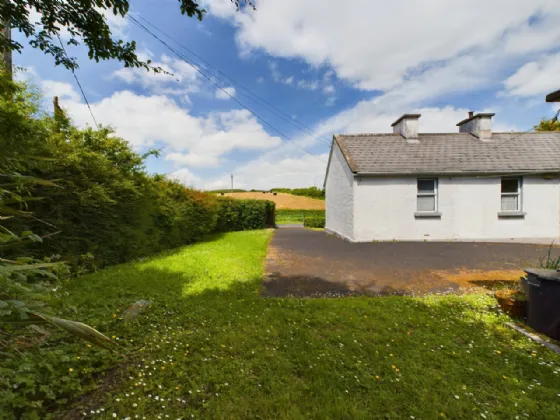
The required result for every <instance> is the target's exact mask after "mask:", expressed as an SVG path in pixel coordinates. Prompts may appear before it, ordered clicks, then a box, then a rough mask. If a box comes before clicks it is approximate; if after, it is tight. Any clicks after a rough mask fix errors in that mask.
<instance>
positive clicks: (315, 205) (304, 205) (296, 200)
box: [218, 192, 325, 210]
mask: <svg viewBox="0 0 560 420" xmlns="http://www.w3.org/2000/svg"><path fill="white" fill-rule="evenodd" d="M218 195H219V194H218ZM224 195H225V196H226V197H231V198H236V199H239V200H247V199H251V200H270V201H274V202H275V203H276V208H277V209H297V210H325V201H324V200H317V199H315V198H309V197H300V196H298V195H292V194H284V193H278V195H273V194H272V193H266V194H263V193H262V192H246V193H226V194H224Z"/></svg>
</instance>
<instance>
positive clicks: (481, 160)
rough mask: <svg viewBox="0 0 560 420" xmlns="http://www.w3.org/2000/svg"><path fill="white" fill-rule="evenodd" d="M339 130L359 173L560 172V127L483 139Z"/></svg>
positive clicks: (338, 137) (465, 135)
mask: <svg viewBox="0 0 560 420" xmlns="http://www.w3.org/2000/svg"><path fill="white" fill-rule="evenodd" d="M418 140H419V142H418V143H417V144H413V143H408V142H407V141H406V140H405V139H404V138H403V137H402V136H401V135H399V134H356V135H335V137H334V141H335V142H336V143H337V144H338V145H339V147H340V149H341V150H342V153H343V154H344V157H345V158H346V161H347V162H348V165H349V166H350V169H351V170H352V172H354V173H356V174H371V175H390V174H440V173H453V174H455V173H457V174H459V173H465V174H467V173H503V174H507V173H521V172H560V132H536V133H534V132H532V133H492V140H491V141H488V142H483V141H481V140H479V139H478V138H476V137H475V136H473V135H472V134H469V133H437V134H428V133H426V134H423V133H422V134H419V136H418Z"/></svg>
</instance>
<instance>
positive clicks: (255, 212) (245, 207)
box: [216, 197, 276, 232]
mask: <svg viewBox="0 0 560 420" xmlns="http://www.w3.org/2000/svg"><path fill="white" fill-rule="evenodd" d="M275 208H276V205H275V204H274V202H273V201H268V200H236V199H233V198H228V197H223V198H222V197H219V198H218V220H217V223H216V231H218V232H231V231H239V230H251V229H264V228H267V227H273V226H274V212H275Z"/></svg>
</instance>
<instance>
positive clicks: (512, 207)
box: [502, 178, 521, 211]
mask: <svg viewBox="0 0 560 420" xmlns="http://www.w3.org/2000/svg"><path fill="white" fill-rule="evenodd" d="M502 211H521V178H502Z"/></svg>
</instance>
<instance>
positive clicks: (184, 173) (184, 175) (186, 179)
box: [167, 168, 202, 188]
mask: <svg viewBox="0 0 560 420" xmlns="http://www.w3.org/2000/svg"><path fill="white" fill-rule="evenodd" d="M167 177H168V178H171V179H174V180H176V181H179V182H180V183H181V184H183V185H185V186H187V187H193V188H202V179H201V178H199V177H198V176H196V175H195V174H193V173H192V172H191V171H189V170H188V169H187V168H183V169H179V170H177V171H175V172H172V173H170V174H168V175H167Z"/></svg>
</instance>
